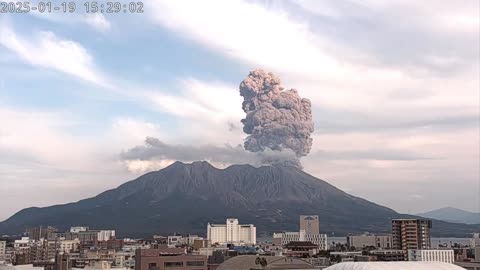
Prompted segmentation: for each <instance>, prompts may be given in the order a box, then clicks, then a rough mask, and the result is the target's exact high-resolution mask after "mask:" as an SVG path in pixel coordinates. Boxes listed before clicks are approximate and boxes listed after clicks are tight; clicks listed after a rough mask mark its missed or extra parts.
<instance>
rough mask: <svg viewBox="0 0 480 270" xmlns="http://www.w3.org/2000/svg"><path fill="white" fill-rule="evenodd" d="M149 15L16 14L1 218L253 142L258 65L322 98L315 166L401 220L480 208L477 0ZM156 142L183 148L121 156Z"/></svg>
mask: <svg viewBox="0 0 480 270" xmlns="http://www.w3.org/2000/svg"><path fill="white" fill-rule="evenodd" d="M432 5H434V6H435V7H437V8H436V9H435V12H433V11H432V8H431V6H432ZM218 9H221V10H222V12H216V11H215V10H218ZM144 10H145V13H143V14H127V15H124V14H116V15H115V14H108V15H107V14H106V15H102V14H89V15H85V14H82V13H80V12H77V13H74V14H70V15H65V14H53V13H52V14H39V13H35V12H32V13H30V14H6V16H3V15H2V17H1V18H0V73H1V74H2V78H0V123H2V125H1V126H0V153H1V154H0V198H2V202H3V200H5V201H8V202H9V203H2V204H0V221H1V220H4V219H6V218H8V217H10V216H11V215H13V214H14V213H16V212H17V211H19V210H21V209H23V208H26V207H31V206H50V205H54V204H62V203H68V202H73V201H78V200H80V199H84V198H87V197H92V196H95V195H97V194H99V193H101V192H103V191H105V190H108V189H112V188H115V187H117V186H119V185H120V184H122V183H124V182H126V181H129V180H132V179H134V178H136V177H138V176H139V175H142V174H143V173H145V172H147V171H150V170H158V169H161V168H163V167H165V166H167V165H169V164H171V163H172V162H174V161H175V160H180V161H185V162H192V161H195V160H190V158H191V156H188V155H184V153H179V152H182V151H183V152H185V151H184V150H185V149H198V148H200V149H205V148H202V147H207V146H215V147H224V146H225V145H226V144H229V145H231V146H236V145H238V144H242V143H243V139H244V138H245V134H244V133H243V132H242V124H241V123H240V119H242V118H243V117H244V112H243V111H242V107H241V104H242V98H241V96H240V94H239V91H238V85H239V83H240V82H241V81H242V80H243V79H244V78H245V76H247V75H248V72H249V71H250V70H253V69H256V68H263V69H265V70H268V71H271V72H274V73H275V74H278V75H279V77H280V78H281V79H282V85H284V86H285V87H286V88H296V89H298V90H299V92H300V95H301V96H302V97H304V98H308V99H310V100H311V102H312V113H313V120H314V122H315V132H314V133H313V135H312V137H313V147H312V150H311V152H310V154H309V155H308V156H306V157H303V158H302V159H301V162H302V164H303V167H304V170H305V171H306V172H307V173H310V174H312V175H314V176H316V177H318V178H321V179H324V180H326V181H328V182H329V183H331V184H332V185H335V186H336V187H338V188H340V189H342V190H344V191H346V192H348V193H350V194H353V195H356V196H359V197H362V198H365V199H367V200H370V201H372V202H375V203H378V204H381V205H385V206H387V207H391V208H392V209H394V210H396V211H399V212H401V213H419V212H425V211H429V210H433V209H437V208H441V207H445V206H452V207H458V208H461V209H464V210H468V211H473V212H480V198H479V195H478V194H479V192H480V183H479V181H480V178H479V177H480V172H479V170H480V169H479V167H478V164H479V162H480V157H479V151H480V150H479V148H480V143H479V141H478V137H479V135H480V134H479V131H480V127H479V107H480V105H479V100H480V96H479V91H478V86H479V83H480V81H479V77H478V74H479V72H480V70H479V61H478V59H479V57H480V55H479V51H478V46H475V44H479V42H480V41H479V37H478V35H476V33H478V31H479V30H480V29H479V24H478V18H479V14H478V11H479V3H478V1H472V2H462V3H451V2H450V1H425V2H422V3H416V1H392V2H389V3H388V4H387V3H384V2H383V1H376V0H369V1H357V0H351V1H342V2H337V1H322V2H318V1H284V2H281V3H280V2H273V1H259V2H252V1H233V2H231V3H229V4H228V5H227V4H225V2H224V1H202V2H201V3H200V2H199V3H197V2H188V3H187V2H184V1H175V2H174V1H145V8H144ZM218 21H222V23H218ZM147 137H151V138H155V139H157V140H158V141H159V142H162V143H164V144H165V145H166V146H167V148H168V149H169V151H166V152H165V155H164V156H162V157H154V158H151V159H149V160H130V159H125V158H123V156H122V153H125V152H127V151H128V150H129V149H132V148H134V147H136V146H142V145H144V142H145V139H146V138H147ZM187 152H188V151H187ZM200 159H201V157H200ZM211 162H212V164H214V165H216V166H218V167H224V166H227V165H229V162H223V163H222V162H217V161H216V160H212V161H211ZM392 194H393V195H394V196H392Z"/></svg>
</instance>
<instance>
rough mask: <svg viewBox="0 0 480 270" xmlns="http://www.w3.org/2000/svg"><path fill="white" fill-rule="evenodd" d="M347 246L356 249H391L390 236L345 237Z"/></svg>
mask: <svg viewBox="0 0 480 270" xmlns="http://www.w3.org/2000/svg"><path fill="white" fill-rule="evenodd" d="M347 245H348V246H349V247H353V248H356V249H362V248H364V247H375V248H378V249H389V248H392V236H391V235H352V236H347Z"/></svg>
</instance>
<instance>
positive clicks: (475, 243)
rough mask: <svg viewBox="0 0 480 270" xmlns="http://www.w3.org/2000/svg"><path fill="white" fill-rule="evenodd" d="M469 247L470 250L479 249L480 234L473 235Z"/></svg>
mask: <svg viewBox="0 0 480 270" xmlns="http://www.w3.org/2000/svg"><path fill="white" fill-rule="evenodd" d="M470 246H471V247H472V248H475V247H480V233H474V234H473V238H472V239H471V240H470Z"/></svg>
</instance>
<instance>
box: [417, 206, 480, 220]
mask: <svg viewBox="0 0 480 270" xmlns="http://www.w3.org/2000/svg"><path fill="white" fill-rule="evenodd" d="M417 215H418V216H421V217H426V218H433V219H439V220H444V221H449V222H457V223H466V224H480V213H472V212H468V211H465V210H462V209H458V208H453V207H444V208H440V209H436V210H432V211H429V212H426V213H421V214H417Z"/></svg>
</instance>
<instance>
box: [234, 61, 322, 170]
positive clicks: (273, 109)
mask: <svg viewBox="0 0 480 270" xmlns="http://www.w3.org/2000/svg"><path fill="white" fill-rule="evenodd" d="M240 95H241V96H242V97H243V104H242V108H243V111H245V113H246V114H247V115H246V117H245V118H244V119H242V123H243V131H244V132H245V133H247V134H249V135H248V136H247V138H246V139H245V143H244V147H245V149H246V150H248V151H251V152H264V151H266V150H273V151H279V152H282V151H287V152H288V151H293V153H294V155H292V156H293V160H288V161H285V160H279V163H282V164H285V163H287V164H288V165H294V166H298V167H301V165H300V162H299V158H300V157H302V156H306V155H307V154H308V153H309V152H310V149H311V148H312V138H311V137H310V135H311V134H312V132H313V130H314V126H313V121H312V109H311V106H312V105H311V103H310V100H308V99H305V98H301V97H300V96H299V95H298V92H297V90H295V89H290V90H284V89H283V87H282V86H281V85H280V78H278V77H277V76H275V75H274V74H272V73H271V72H265V71H263V70H261V69H257V70H254V71H251V72H250V74H249V75H248V76H247V78H246V79H245V80H243V81H242V82H241V83H240ZM272 163H275V162H272Z"/></svg>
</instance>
